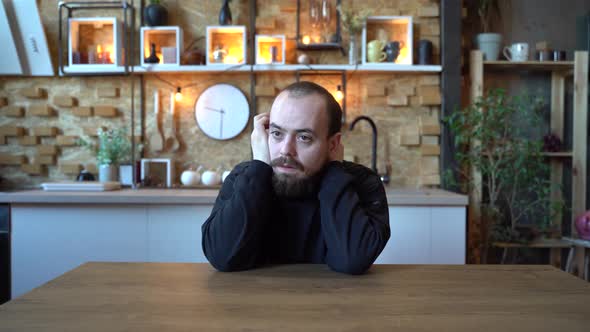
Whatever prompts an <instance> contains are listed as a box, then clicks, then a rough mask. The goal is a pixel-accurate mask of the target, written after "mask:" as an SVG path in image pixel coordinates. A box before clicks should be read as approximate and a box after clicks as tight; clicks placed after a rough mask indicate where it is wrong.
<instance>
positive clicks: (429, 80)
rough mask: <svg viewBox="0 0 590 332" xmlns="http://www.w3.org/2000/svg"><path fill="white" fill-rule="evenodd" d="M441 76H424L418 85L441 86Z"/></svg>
mask: <svg viewBox="0 0 590 332" xmlns="http://www.w3.org/2000/svg"><path fill="white" fill-rule="evenodd" d="M439 84H440V76H439V75H424V76H421V77H420V78H419V79H418V85H439Z"/></svg>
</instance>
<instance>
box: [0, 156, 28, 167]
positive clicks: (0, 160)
mask: <svg viewBox="0 0 590 332" xmlns="http://www.w3.org/2000/svg"><path fill="white" fill-rule="evenodd" d="M26 162H27V158H26V157H25V156H15V155H9V154H0V165H21V164H25V163H26Z"/></svg>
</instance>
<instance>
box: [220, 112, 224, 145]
mask: <svg viewBox="0 0 590 332" xmlns="http://www.w3.org/2000/svg"><path fill="white" fill-rule="evenodd" d="M220 113H221V121H219V138H223V114H225V112H224V111H223V109H222V110H221V112H220Z"/></svg>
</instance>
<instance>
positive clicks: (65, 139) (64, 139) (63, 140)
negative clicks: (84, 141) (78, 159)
mask: <svg viewBox="0 0 590 332" xmlns="http://www.w3.org/2000/svg"><path fill="white" fill-rule="evenodd" d="M77 140H78V136H57V137H56V139H55V143H56V144H57V145H59V146H74V145H76V141H77Z"/></svg>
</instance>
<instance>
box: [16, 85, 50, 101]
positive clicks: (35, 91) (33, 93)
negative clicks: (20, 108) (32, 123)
mask: <svg viewBox="0 0 590 332" xmlns="http://www.w3.org/2000/svg"><path fill="white" fill-rule="evenodd" d="M20 94H21V95H22V96H23V97H27V98H32V99H41V98H44V97H45V90H43V89H41V88H24V89H21V90H20Z"/></svg>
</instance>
